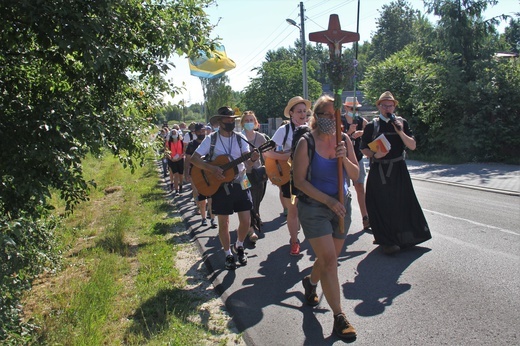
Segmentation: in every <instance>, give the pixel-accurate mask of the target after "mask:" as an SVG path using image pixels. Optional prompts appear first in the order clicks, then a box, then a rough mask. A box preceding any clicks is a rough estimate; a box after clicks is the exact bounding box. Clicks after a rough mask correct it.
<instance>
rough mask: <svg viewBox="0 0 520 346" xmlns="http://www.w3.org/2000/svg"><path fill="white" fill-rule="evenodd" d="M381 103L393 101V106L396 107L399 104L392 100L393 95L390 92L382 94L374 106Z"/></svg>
mask: <svg viewBox="0 0 520 346" xmlns="http://www.w3.org/2000/svg"><path fill="white" fill-rule="evenodd" d="M381 101H393V102H394V106H397V105H398V104H399V102H398V101H397V100H396V99H395V98H394V95H392V93H391V92H390V91H385V92H384V93H382V94H381V96H379V100H377V101H376V106H379V104H380V103H381Z"/></svg>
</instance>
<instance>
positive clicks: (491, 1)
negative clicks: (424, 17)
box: [425, 0, 499, 80]
mask: <svg viewBox="0 0 520 346" xmlns="http://www.w3.org/2000/svg"><path fill="white" fill-rule="evenodd" d="M497 2H498V1H497V0H466V1H459V0H447V1H444V0H426V1H425V6H426V8H427V11H428V13H433V14H434V15H436V16H439V21H438V25H437V30H436V33H437V47H438V49H439V50H447V51H449V52H451V53H453V54H457V55H459V56H460V59H458V61H457V63H458V65H459V67H460V68H462V69H464V70H466V76H467V78H468V80H471V79H473V78H475V73H476V72H475V71H474V70H473V63H474V62H475V61H476V60H477V59H482V58H484V59H486V58H487V57H489V56H490V55H492V54H493V49H494V48H493V47H492V46H491V45H489V39H490V38H491V37H490V35H493V34H496V29H495V27H496V25H497V24H498V22H499V19H498V18H491V19H489V20H487V21H484V19H483V18H482V13H483V12H484V11H485V10H486V9H487V7H488V6H489V5H496V4H497Z"/></svg>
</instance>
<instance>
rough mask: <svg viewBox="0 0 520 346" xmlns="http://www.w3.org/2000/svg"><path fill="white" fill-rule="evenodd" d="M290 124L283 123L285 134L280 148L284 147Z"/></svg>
mask: <svg viewBox="0 0 520 346" xmlns="http://www.w3.org/2000/svg"><path fill="white" fill-rule="evenodd" d="M291 124H292V122H290V123H288V124H285V136H284V137H283V142H282V148H283V147H285V143H286V142H287V137H289V126H291ZM293 130H294V129H293Z"/></svg>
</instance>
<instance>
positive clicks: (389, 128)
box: [360, 118, 413, 160]
mask: <svg viewBox="0 0 520 346" xmlns="http://www.w3.org/2000/svg"><path fill="white" fill-rule="evenodd" d="M400 120H401V121H402V123H403V131H404V133H406V135H408V136H410V137H413V132H412V130H411V129H410V126H409V125H408V121H406V119H402V118H400ZM377 121H379V131H378V133H377V134H376V136H375V137H377V136H379V135H380V134H382V133H384V134H385V137H386V139H388V141H389V142H390V145H391V146H392V148H391V149H390V152H389V153H388V154H387V155H386V156H385V157H384V160H390V159H395V158H396V157H399V156H401V155H402V154H403V151H404V150H405V145H404V143H403V140H402V139H401V137H399V135H398V134H397V132H395V128H394V126H393V125H392V124H390V123H386V122H384V121H381V120H377ZM373 133H374V120H372V121H371V122H369V123H368V124H367V126H365V130H364V131H363V136H361V146H360V148H361V149H367V148H368V143H370V142H372V140H373V138H375V137H374V136H373Z"/></svg>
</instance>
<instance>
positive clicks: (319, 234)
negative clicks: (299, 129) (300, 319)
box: [292, 95, 359, 339]
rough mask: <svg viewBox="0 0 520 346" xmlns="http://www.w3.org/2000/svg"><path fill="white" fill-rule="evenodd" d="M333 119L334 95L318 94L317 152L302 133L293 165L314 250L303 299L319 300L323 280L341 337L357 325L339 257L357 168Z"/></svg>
mask: <svg viewBox="0 0 520 346" xmlns="http://www.w3.org/2000/svg"><path fill="white" fill-rule="evenodd" d="M335 119H336V118H335V115H334V99H333V98H332V97H330V96H328V95H325V96H322V97H320V98H319V99H318V100H317V101H316V103H315V105H314V109H313V115H312V117H311V119H310V122H309V126H310V128H311V132H310V135H311V136H312V138H313V139H314V148H315V150H314V154H313V155H312V156H310V153H309V151H308V148H309V147H308V145H309V142H308V140H307V139H306V138H305V137H302V139H300V141H299V142H298V145H297V146H296V150H295V153H294V160H293V164H292V169H293V181H294V185H295V187H296V188H297V189H298V190H300V191H301V193H303V194H304V195H305V196H304V198H299V203H298V215H299V219H300V223H301V226H302V230H303V234H304V235H305V238H306V239H307V240H308V241H309V243H310V244H311V247H312V249H313V251H314V252H315V254H316V261H315V262H314V264H313V266H312V271H311V274H310V275H308V276H306V277H304V278H303V280H302V284H303V287H304V290H305V300H306V302H307V304H309V305H312V306H315V305H317V304H318V303H319V298H318V295H317V294H316V287H317V284H318V282H319V281H321V286H322V289H323V294H324V295H325V298H326V299H327V302H328V303H329V305H330V307H331V309H332V313H333V315H334V328H333V332H334V333H335V334H336V335H338V336H339V337H340V338H344V339H353V338H355V337H356V330H355V329H354V327H352V325H351V324H350V323H349V322H348V320H347V318H346V317H345V314H344V313H343V310H342V307H341V298H340V288H339V282H338V267H337V263H338V262H337V260H338V256H339V253H340V252H341V250H342V249H343V244H344V242H345V238H346V236H347V230H348V229H349V227H350V223H351V216H352V209H351V197H350V193H349V192H348V186H347V179H352V180H356V179H357V177H358V174H359V167H358V164H357V159H356V155H355V153H354V147H353V145H352V142H351V141H350V139H349V138H348V137H347V138H346V141H342V142H340V143H339V144H338V143H337V141H336V120H335ZM338 160H341V163H342V165H343V170H344V171H343V180H344V181H343V193H344V194H345V195H344V197H345V198H344V203H343V204H342V203H341V202H340V201H339V198H338V169H337V167H338ZM309 168H310V174H308V169H309ZM308 175H310V177H308ZM340 222H343V224H344V232H341V231H340V229H341V228H340Z"/></svg>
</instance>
